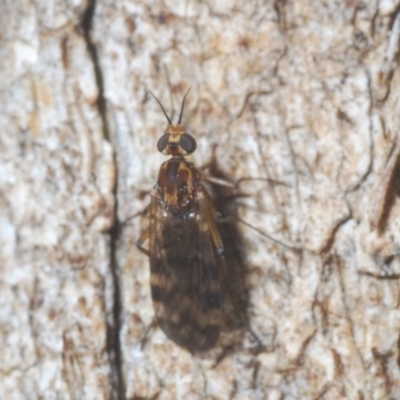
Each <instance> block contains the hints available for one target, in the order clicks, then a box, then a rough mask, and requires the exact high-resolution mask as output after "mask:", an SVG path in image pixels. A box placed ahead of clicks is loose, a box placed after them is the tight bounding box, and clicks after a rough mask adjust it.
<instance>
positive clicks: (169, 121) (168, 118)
mask: <svg viewBox="0 0 400 400" xmlns="http://www.w3.org/2000/svg"><path fill="white" fill-rule="evenodd" d="M188 91H189V90H188ZM150 94H151V95H152V96H153V97H154V98H155V99H156V101H157V103H158V104H159V105H160V107H161V110H162V111H163V113H164V115H165V118H167V121H168V123H169V124H170V125H172V122H171V118H170V117H168V115H167V113H166V112H165V110H164V107H163V106H162V104H161V102H160V100H158V99H157V97H156V96H154V94H153V92H152V91H150ZM186 94H187V92H186ZM186 94H185V97H186ZM185 97H184V98H183V101H185ZM182 109H183V104H182ZM181 116H182V115H181Z"/></svg>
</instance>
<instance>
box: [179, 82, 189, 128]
mask: <svg viewBox="0 0 400 400" xmlns="http://www.w3.org/2000/svg"><path fill="white" fill-rule="evenodd" d="M190 89H191V87H190V88H189V89H188V90H187V92H186V94H185V96H183V100H182V106H181V113H180V115H179V121H178V125H180V124H181V122H182V115H183V106H184V105H185V99H186V96H187V94H188V93H189V90H190Z"/></svg>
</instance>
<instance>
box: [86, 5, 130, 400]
mask: <svg viewBox="0 0 400 400" xmlns="http://www.w3.org/2000/svg"><path fill="white" fill-rule="evenodd" d="M95 8H96V0H88V2H87V7H86V9H85V11H84V12H83V14H82V18H81V23H80V25H81V28H82V31H83V35H84V38H85V41H86V45H87V50H88V53H89V57H90V59H91V61H92V64H93V69H94V74H95V79H96V84H97V87H98V91H99V94H98V98H97V104H96V105H97V108H98V112H99V115H100V118H101V121H102V129H103V136H104V138H105V139H106V140H107V141H111V138H110V130H109V124H108V120H107V104H106V99H105V97H104V78H103V71H102V69H101V65H100V60H99V57H98V51H97V47H96V44H95V42H94V41H93V39H92V36H91V33H92V28H93V19H94V15H95ZM117 190H118V173H117V179H116V184H115V187H114V190H113V194H114V199H115V206H114V215H115V216H117V215H118V214H117V211H118V200H117ZM119 228H120V226H119V221H118V218H117V217H116V218H115V222H114V224H113V226H112V228H111V229H110V231H109V235H110V262H109V265H110V273H111V278H112V304H111V306H110V307H109V308H108V309H109V312H108V314H109V315H107V339H106V340H107V342H106V345H107V353H108V358H109V364H110V399H116V400H125V385H124V379H123V371H122V353H121V343H120V331H121V293H120V282H119V273H118V262H117V257H116V255H117V246H118V238H119V230H120V229H119ZM106 309H107V306H106Z"/></svg>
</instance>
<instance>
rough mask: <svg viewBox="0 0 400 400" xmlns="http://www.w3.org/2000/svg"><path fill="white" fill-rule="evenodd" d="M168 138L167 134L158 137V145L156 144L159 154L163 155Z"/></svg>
mask: <svg viewBox="0 0 400 400" xmlns="http://www.w3.org/2000/svg"><path fill="white" fill-rule="evenodd" d="M169 136H170V134H169V133H166V134H165V135H162V136H161V137H160V139H159V140H158V143H157V150H158V151H159V152H160V153H163V152H164V150H165V148H166V147H167V146H168V141H169Z"/></svg>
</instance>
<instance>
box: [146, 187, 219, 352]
mask: <svg viewBox="0 0 400 400" xmlns="http://www.w3.org/2000/svg"><path fill="white" fill-rule="evenodd" d="M204 192H205V189H204V188H202V187H200V188H198V191H197V193H196V197H195V201H194V205H193V208H192V209H191V210H186V211H185V212H184V213H182V214H180V215H173V214H172V213H170V212H169V211H168V210H167V209H165V208H164V207H163V204H162V203H161V201H160V199H159V196H158V190H157V188H155V189H154V190H153V192H152V202H151V206H150V208H151V209H150V268H151V291H152V297H153V303H154V309H155V312H156V316H157V320H158V323H159V325H160V327H161V328H162V329H163V331H164V332H165V333H166V335H167V336H168V337H169V338H170V339H172V340H173V341H174V342H176V343H177V344H179V345H180V346H182V347H185V348H187V349H189V350H190V351H202V350H207V349H209V348H210V347H212V346H213V345H214V344H215V342H216V341H217V339H218V336H219V332H220V326H219V324H220V313H221V293H220V285H219V271H218V265H217V260H216V249H215V246H214V243H213V236H212V232H214V230H213V229H215V231H216V227H215V223H214V220H213V218H214V213H213V206H212V204H209V201H210V200H209V197H208V195H207V194H206V193H204Z"/></svg>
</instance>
